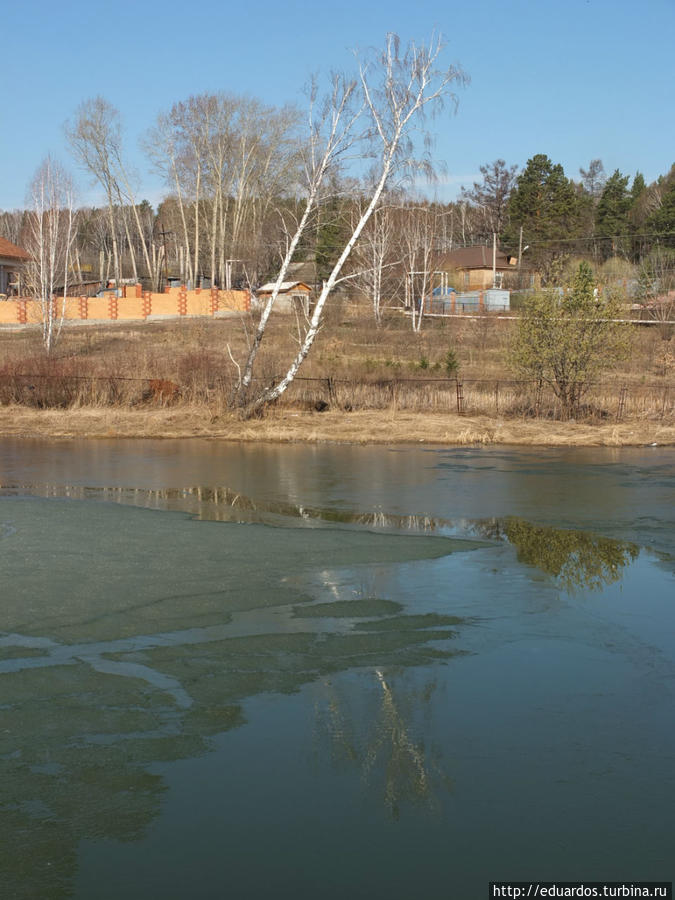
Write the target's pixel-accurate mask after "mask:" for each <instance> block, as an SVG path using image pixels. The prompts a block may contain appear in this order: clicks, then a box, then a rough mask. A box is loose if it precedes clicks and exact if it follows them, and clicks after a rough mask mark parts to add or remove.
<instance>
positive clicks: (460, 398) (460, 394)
mask: <svg viewBox="0 0 675 900" xmlns="http://www.w3.org/2000/svg"><path fill="white" fill-rule="evenodd" d="M455 386H456V388H457V415H458V416H463V415H464V385H463V384H462V382H461V381H460V380H459V378H455Z"/></svg>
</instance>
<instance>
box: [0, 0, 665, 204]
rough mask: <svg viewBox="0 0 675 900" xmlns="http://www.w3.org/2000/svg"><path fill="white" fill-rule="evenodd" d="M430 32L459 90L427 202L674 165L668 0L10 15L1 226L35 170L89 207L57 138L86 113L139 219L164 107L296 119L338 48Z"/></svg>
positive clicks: (189, 7) (115, 9) (6, 17)
mask: <svg viewBox="0 0 675 900" xmlns="http://www.w3.org/2000/svg"><path fill="white" fill-rule="evenodd" d="M434 29H436V30H437V31H440V32H441V33H442V34H443V36H444V38H445V40H446V42H447V48H446V51H445V60H447V62H448V64H449V63H459V64H460V65H461V66H462V67H463V69H464V70H465V71H466V73H467V74H468V75H469V77H470V79H471V83H470V84H469V86H468V87H466V88H463V89H462V90H461V91H460V92H459V109H458V112H457V114H456V115H450V114H449V113H448V114H447V115H444V116H443V118H441V119H440V120H438V121H437V122H435V123H434V130H435V132H436V146H435V151H434V156H435V157H436V158H437V159H438V160H440V161H442V162H443V163H444V165H445V167H446V169H447V175H446V176H445V178H444V181H443V183H442V184H441V185H439V187H438V188H437V189H436V190H437V192H438V196H439V197H440V198H441V199H451V198H453V197H454V196H455V194H456V192H457V189H458V186H459V185H460V184H462V183H464V184H466V185H467V186H469V185H470V184H471V182H472V180H473V179H474V178H477V177H478V168H479V166H480V165H481V164H483V163H486V162H490V161H492V160H494V159H497V158H499V157H501V158H503V159H505V160H506V162H507V163H509V164H513V163H517V164H518V165H520V166H523V165H524V164H525V163H526V161H527V159H528V158H530V157H531V156H533V155H534V154H536V153H546V154H547V155H548V156H550V157H551V159H552V160H553V161H554V162H559V163H562V165H563V167H564V169H565V172H566V174H567V175H568V176H569V177H574V178H578V174H579V172H578V170H579V167H580V166H584V167H587V165H588V162H589V161H590V160H591V159H592V158H595V157H599V158H600V159H602V160H603V162H604V165H605V169H606V171H607V172H608V173H611V172H613V171H614V169H617V168H618V169H620V170H621V171H622V172H623V173H624V174H630V175H631V176H632V175H634V174H635V172H636V170H640V171H641V172H642V173H643V174H644V175H645V178H646V179H647V181H651V180H653V179H654V178H656V177H657V176H658V175H660V174H665V173H666V172H667V171H668V169H669V168H670V166H671V164H672V163H673V162H675V115H674V112H675V102H674V100H673V98H674V97H675V65H674V63H673V35H674V34H675V0H642V2H641V3H634V2H626V0H565V2H550V0H538V2H537V0H527V2H526V0H506V2H497V0H473V2H472V3H471V4H469V3H466V2H462V3H452V2H448V0H427V2H422V3H421V4H419V5H415V4H413V3H410V2H402V0H369V2H364V0H360V2H359V0H342V2H341V3H339V4H335V3H330V4H323V5H322V4H320V3H316V2H315V3H300V2H297V0H286V2H283V3H281V2H278V0H275V2H271V0H264V2H259V0H252V2H248V3H245V2H244V3H237V4H230V3H227V2H222V0H221V2H216V0H195V2H192V3H185V2H179V0H133V2H132V0H118V2H117V3H115V4H108V3H106V4H103V3H102V2H100V0H95V2H87V3H85V2H83V0H69V2H68V3H65V4H55V3H53V2H52V0H49V2H46V0H24V2H22V3H20V4H18V3H17V4H12V5H11V6H10V8H9V9H7V10H5V12H4V13H3V32H4V41H3V45H4V48H5V55H4V66H3V76H2V82H3V90H2V92H1V93H0V97H1V98H2V124H3V129H2V136H1V137H0V209H12V208H15V207H20V206H23V205H24V200H25V196H26V191H27V187H28V184H29V182H30V180H31V178H32V176H33V174H34V172H35V170H36V169H37V167H38V165H39V164H40V162H41V160H42V159H43V158H44V157H45V156H46V154H47V153H51V154H52V156H54V157H55V158H57V159H58V160H59V161H61V162H62V163H63V164H64V165H65V166H66V167H67V168H69V169H70V170H71V171H72V173H73V175H74V177H75V180H76V182H77V183H78V186H79V189H80V197H79V199H80V201H81V202H94V201H95V200H96V199H97V194H96V191H95V190H92V188H91V185H90V183H89V182H88V180H87V177H86V176H85V175H84V174H83V173H82V172H81V171H79V170H78V169H77V167H76V165H75V163H74V162H73V161H72V160H71V158H70V157H69V155H68V150H67V147H66V145H65V141H64V137H63V123H64V122H65V121H66V119H68V118H69V117H71V116H73V114H74V112H75V110H76V108H77V106H78V105H79V104H80V103H81V102H82V101H83V100H85V99H87V98H89V97H93V96H95V95H97V94H101V95H103V96H104V97H105V98H106V99H107V100H109V101H110V102H111V103H113V104H114V105H115V106H117V108H118V109H119V110H120V113H121V115H122V119H123V121H124V125H125V140H126V147H127V153H128V156H129V158H130V159H131V160H132V161H133V164H134V165H135V167H136V169H137V171H138V174H139V180H140V183H141V185H142V187H141V190H140V192H139V195H140V196H146V197H148V198H149V199H150V200H151V202H153V203H154V202H156V201H157V200H158V199H159V198H160V196H161V194H162V186H161V184H159V183H158V182H157V179H156V177H155V176H154V175H152V174H151V172H150V171H149V168H148V166H147V164H146V162H145V159H144V157H143V155H142V153H141V151H140V150H139V147H138V140H139V138H140V136H141V135H142V134H143V132H144V131H145V129H146V128H147V127H148V126H149V125H150V124H151V123H152V121H153V120H154V118H155V117H156V115H157V113H158V112H160V111H163V110H166V109H168V108H169V107H170V106H171V104H172V103H174V102H176V101H178V100H181V99H184V98H185V97H187V96H189V95H190V94H195V93H200V92H203V91H217V90H225V91H230V92H233V93H248V94H251V95H253V96H256V97H259V98H260V99H261V100H263V101H265V102H267V103H273V104H282V103H284V102H298V103H302V101H303V95H302V87H303V85H304V84H305V83H306V82H307V79H308V77H309V76H310V75H311V74H312V72H316V71H328V70H330V69H346V68H349V67H350V66H352V65H353V56H352V53H351V50H352V49H353V48H367V47H370V46H381V45H382V43H383V39H384V36H385V34H386V32H388V31H395V32H397V33H398V34H399V35H400V36H401V38H402V39H403V40H404V41H405V40H407V39H410V38H414V39H416V40H422V39H424V38H426V37H428V36H429V35H430V34H431V32H432V30H434ZM12 48H15V49H12Z"/></svg>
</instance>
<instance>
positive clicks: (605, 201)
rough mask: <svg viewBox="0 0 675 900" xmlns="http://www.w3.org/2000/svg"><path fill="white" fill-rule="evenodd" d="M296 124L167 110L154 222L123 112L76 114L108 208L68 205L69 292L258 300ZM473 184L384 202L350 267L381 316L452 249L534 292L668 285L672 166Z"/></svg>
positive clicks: (323, 271) (288, 114)
mask: <svg viewBox="0 0 675 900" xmlns="http://www.w3.org/2000/svg"><path fill="white" fill-rule="evenodd" d="M304 116H305V113H304V112H301V111H300V110H299V109H298V108H296V107H292V106H285V107H281V108H276V107H272V106H269V105H266V104H264V103H262V102H261V101H259V100H256V99H254V98H251V97H249V96H239V95H234V94H228V93H224V92H220V93H205V94H200V95H198V96H192V97H189V98H188V99H187V100H185V101H182V102H179V103H175V104H174V105H173V106H172V107H171V108H170V109H169V110H167V111H165V112H162V113H161V114H160V115H158V117H157V120H156V122H155V124H154V125H153V127H152V128H151V129H149V130H148V132H147V133H146V135H145V136H144V139H143V147H144V150H145V153H146V156H147V159H148V161H149V163H150V164H151V165H152V167H153V168H154V169H155V170H156V171H158V172H159V173H161V176H162V178H163V180H164V185H165V189H166V195H165V199H164V200H162V202H161V203H160V204H159V206H158V207H157V208H156V209H154V208H153V207H152V206H151V204H150V203H149V202H148V201H147V200H144V199H141V197H140V196H139V189H138V176H137V175H136V174H135V173H134V172H133V169H132V167H131V165H130V164H129V162H128V152H127V148H126V147H125V146H124V141H123V128H122V121H121V116H120V113H119V112H118V110H117V109H115V108H114V107H113V106H112V105H111V104H110V103H108V102H107V101H106V100H105V99H103V98H101V97H97V98H94V99H91V100H87V101H86V102H84V103H83V104H82V105H81V106H80V107H79V108H78V109H77V111H76V112H75V114H74V116H73V118H72V119H71V120H70V121H69V122H68V123H67V124H66V126H65V127H66V133H67V137H68V142H69V146H70V148H71V152H72V157H73V164H74V165H75V166H77V168H78V169H80V170H83V171H84V173H85V174H86V176H87V177H88V178H89V180H90V181H91V182H92V183H94V184H96V185H97V186H98V188H99V189H100V191H101V193H102V195H103V196H104V197H105V204H104V205H103V206H101V207H79V208H77V207H76V205H73V222H74V228H73V251H72V254H71V259H72V262H71V273H72V280H73V282H76V283H82V282H86V281H87V280H92V281H94V280H98V281H110V280H112V279H123V278H128V279H132V278H133V279H134V280H136V281H142V282H143V283H145V284H146V285H147V286H148V287H152V288H155V289H157V288H159V287H160V286H161V285H162V284H163V283H164V282H165V280H166V279H167V277H170V278H176V279H180V281H181V282H184V283H190V284H193V285H199V284H216V285H218V286H221V287H238V286H247V287H253V288H255V287H257V286H259V285H260V284H262V283H263V282H264V281H266V280H268V279H270V278H271V277H273V276H274V275H275V273H276V271H277V270H278V268H279V263H280V261H281V259H282V258H283V255H284V253H285V251H286V249H287V246H288V243H289V235H290V234H292V233H293V231H294V227H295V224H296V223H297V221H298V220H299V219H300V218H301V216H302V213H303V209H304V204H305V200H304V197H303V191H302V187H301V185H302V184H303V166H304V165H305V163H306V138H305V136H304V134H305V129H304V128H303V125H304ZM367 164H368V161H367V160H356V161H354V160H352V161H351V162H350V163H349V164H346V163H345V164H344V165H343V166H342V168H340V169H337V170H336V171H335V172H333V173H332V175H331V178H330V179H329V181H328V183H327V184H325V185H324V186H323V187H322V196H321V197H320V200H319V202H318V203H317V204H316V207H315V209H314V210H313V214H312V220H311V225H310V227H309V228H307V229H306V230H305V232H304V234H303V238H302V241H301V242H300V245H299V246H298V248H297V251H296V253H295V257H294V259H295V261H296V262H298V263H303V264H304V266H303V267H302V276H301V277H302V278H303V279H304V280H310V279H313V280H314V281H315V282H320V281H321V280H322V279H323V278H325V277H326V275H327V273H328V272H329V271H330V269H331V267H332V265H333V263H334V261H335V259H336V258H337V256H338V254H339V253H340V251H341V250H342V248H343V247H344V244H345V235H348V234H350V233H351V229H352V225H353V222H354V220H355V219H356V220H357V219H358V217H359V216H360V214H361V210H362V208H363V204H364V203H366V202H367V200H368V198H369V196H370V195H369V186H370V180H371V179H372V176H371V173H370V172H369V171H368V167H367ZM480 173H481V177H480V179H479V180H478V181H476V182H474V183H473V185H471V186H466V187H463V188H462V190H461V193H460V196H459V198H458V199H457V200H456V201H454V202H449V203H439V202H435V201H432V200H429V199H425V198H424V197H423V196H422V195H421V188H420V186H419V184H413V183H405V182H402V183H398V184H396V185H394V186H392V187H389V188H388V190H387V192H386V193H385V194H383V196H382V198H381V200H380V203H379V206H378V209H377V211H376V213H375V215H373V216H372V218H371V219H370V221H369V222H368V225H367V227H366V228H365V229H364V230H363V233H362V234H361V236H360V238H359V241H358V243H357V245H356V246H355V248H354V251H353V253H352V256H351V259H350V262H349V272H350V273H351V274H352V278H353V280H352V284H353V285H354V286H356V287H358V288H359V289H360V290H361V291H362V292H363V293H365V294H367V295H369V296H370V297H372V298H373V303H374V305H375V307H376V309H377V308H379V303H380V302H381V301H382V298H383V297H385V298H387V299H394V298H402V297H403V293H404V291H405V283H406V280H407V277H408V276H407V273H410V272H418V271H429V270H430V269H432V268H433V266H434V265H435V264H436V262H435V260H436V259H437V258H438V255H439V254H442V253H444V252H448V251H450V250H453V249H457V248H460V247H466V246H471V245H475V244H480V243H486V244H489V245H490V246H491V245H492V241H493V235H496V236H497V240H498V243H499V246H500V248H501V249H502V250H504V251H506V252H508V253H511V254H513V255H514V256H519V257H521V258H522V264H523V266H522V270H523V271H526V272H532V271H536V272H537V273H538V274H539V275H540V276H541V278H542V281H543V284H547V283H548V284H555V283H558V282H559V281H560V280H561V277H562V274H563V272H564V270H565V266H566V265H567V264H568V263H569V261H570V259H579V258H586V259H588V260H590V261H591V262H592V263H593V264H594V265H595V266H596V267H597V266H601V265H602V264H606V263H607V261H608V260H617V259H618V260H622V261H624V262H625V264H626V266H628V267H629V268H628V269H627V271H629V272H630V266H642V267H644V266H645V264H649V262H650V260H651V261H652V262H653V261H656V262H654V264H653V266H652V267H653V268H654V269H655V271H656V269H659V272H656V276H658V275H659V274H660V275H661V276H663V275H664V274H668V273H670V275H672V272H673V269H674V268H675V263H674V262H673V255H674V254H675V250H674V249H673V248H675V165H674V166H673V167H672V168H671V169H670V171H669V172H667V173H664V174H663V175H661V176H660V177H659V178H657V179H656V181H654V182H652V183H651V184H647V183H646V181H645V179H644V177H643V176H642V175H641V174H640V173H639V172H637V173H635V174H633V175H629V174H625V173H622V172H620V171H618V170H616V171H614V172H613V173H607V172H605V169H604V166H603V163H602V161H601V160H599V159H594V160H591V161H590V163H589V164H588V167H587V168H586V169H584V168H581V169H580V170H579V173H578V176H576V177H568V175H567V174H566V173H565V172H564V170H563V167H562V166H561V165H560V164H559V163H556V162H555V161H553V160H552V159H550V158H549V157H548V156H547V155H545V154H543V153H539V154H536V155H534V156H533V157H532V158H531V159H529V160H527V161H526V163H525V164H523V165H521V166H519V165H516V164H507V163H506V162H505V161H504V160H502V159H497V160H495V161H493V162H490V163H487V164H485V165H484V166H481V168H480ZM63 177H64V178H67V176H63ZM34 187H35V186H34V185H33V188H34ZM431 190H433V186H432V187H431ZM66 194H68V192H65V193H64V196H66ZM68 196H70V195H69V194H68ZM64 202H65V201H64ZM71 202H72V201H71ZM31 212H32V207H31V206H30V205H29V206H28V207H27V208H26V209H18V210H11V211H4V212H0V236H4V237H6V238H7V239H9V240H10V241H12V242H13V243H15V244H18V245H19V246H28V245H29V244H30V240H31V235H30V217H31ZM297 271H298V272H300V271H301V270H300V269H297ZM662 280H663V278H662Z"/></svg>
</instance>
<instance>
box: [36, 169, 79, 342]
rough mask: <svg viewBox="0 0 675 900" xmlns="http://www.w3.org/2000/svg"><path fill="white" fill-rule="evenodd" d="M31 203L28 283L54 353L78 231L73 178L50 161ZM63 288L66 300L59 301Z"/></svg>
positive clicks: (44, 335)
mask: <svg viewBox="0 0 675 900" xmlns="http://www.w3.org/2000/svg"><path fill="white" fill-rule="evenodd" d="M30 202H31V210H30V213H29V229H28V240H27V242H26V250H27V251H28V253H29V254H30V261H29V263H28V266H27V279H28V285H29V290H30V292H31V294H32V296H33V297H34V299H35V300H37V301H38V302H39V304H40V310H41V318H42V341H43V344H44V347H45V350H46V351H47V353H51V351H52V349H53V347H54V345H55V343H56V341H57V340H58V338H59V336H60V334H61V327H62V325H63V319H64V315H65V303H66V296H67V293H68V282H69V277H70V267H71V260H72V250H73V242H74V239H75V228H74V206H73V186H72V182H71V179H70V176H69V175H68V174H67V172H66V171H65V170H64V169H63V168H62V167H61V166H60V165H59V164H58V163H56V162H54V161H53V160H52V159H51V158H50V157H47V159H45V161H44V162H43V163H42V165H41V166H40V167H39V169H38V170H37V172H36V173H35V177H34V178H33V182H32V184H31V188H30ZM61 287H63V291H62V296H61V297H60V298H57V297H56V293H57V289H58V290H59V292H61Z"/></svg>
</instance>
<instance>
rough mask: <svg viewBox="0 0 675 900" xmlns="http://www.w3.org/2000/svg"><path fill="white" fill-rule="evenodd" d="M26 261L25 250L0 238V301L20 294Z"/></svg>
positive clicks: (27, 258) (27, 257)
mask: <svg viewBox="0 0 675 900" xmlns="http://www.w3.org/2000/svg"><path fill="white" fill-rule="evenodd" d="M28 260H29V256H28V254H27V253H26V251H25V250H22V248H21V247H17V246H16V244H13V243H12V242H11V241H8V240H7V239H6V238H3V237H0V299H3V300H4V299H6V297H7V295H9V294H20V293H21V290H22V276H23V270H24V266H25V264H26V263H27V262H28Z"/></svg>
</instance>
